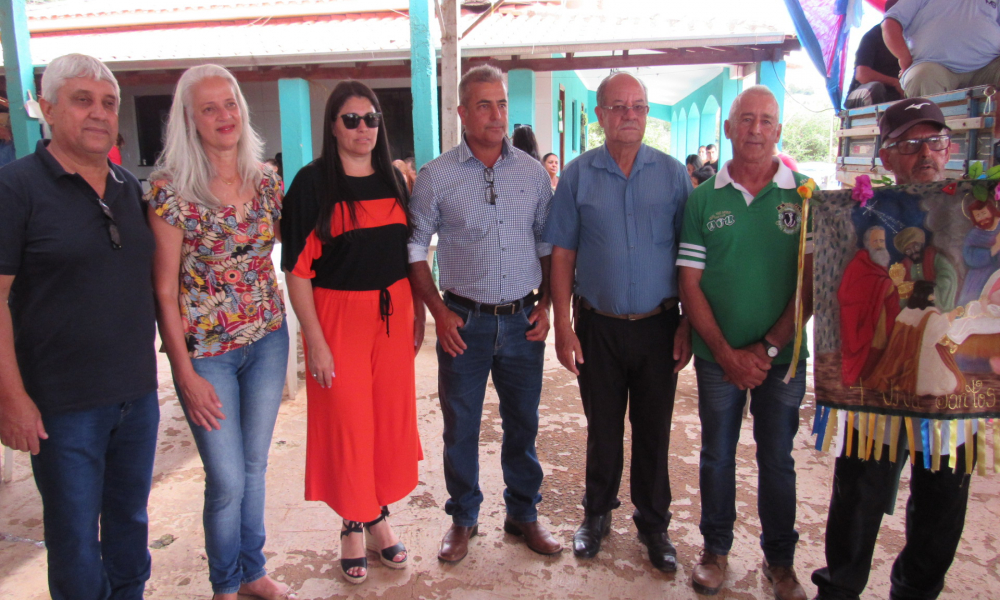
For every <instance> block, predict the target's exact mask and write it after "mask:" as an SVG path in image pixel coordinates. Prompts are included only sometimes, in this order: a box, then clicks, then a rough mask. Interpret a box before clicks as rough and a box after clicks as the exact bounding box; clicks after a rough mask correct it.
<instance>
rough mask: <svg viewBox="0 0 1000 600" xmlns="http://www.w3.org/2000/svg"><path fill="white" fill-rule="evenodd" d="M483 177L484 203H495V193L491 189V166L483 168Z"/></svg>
mask: <svg viewBox="0 0 1000 600" xmlns="http://www.w3.org/2000/svg"><path fill="white" fill-rule="evenodd" d="M483 179H485V180H486V204H496V203H497V193H496V190H494V189H493V168H492V167H486V168H485V169H483Z"/></svg>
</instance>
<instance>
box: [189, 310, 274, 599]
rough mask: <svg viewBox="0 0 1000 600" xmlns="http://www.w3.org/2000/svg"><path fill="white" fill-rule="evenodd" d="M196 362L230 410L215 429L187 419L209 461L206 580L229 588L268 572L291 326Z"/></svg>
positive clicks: (216, 589) (221, 590) (228, 591)
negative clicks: (269, 495)
mask: <svg viewBox="0 0 1000 600" xmlns="http://www.w3.org/2000/svg"><path fill="white" fill-rule="evenodd" d="M191 362H192V363H193V365H194V370H195V371H196V372H197V373H198V374H199V375H201V376H202V377H204V378H205V379H207V380H208V382H209V383H211V384H212V385H213V386H214V387H215V393H216V395H218V397H219V400H220V401H221V402H222V413H223V414H224V415H226V418H225V420H220V421H219V425H220V426H221V427H222V428H221V429H217V430H214V431H205V429H204V428H202V427H198V426H197V425H194V424H193V423H191V421H190V417H189V419H188V423H189V424H190V425H191V431H192V433H193V434H194V440H195V443H196V444H198V453H199V454H201V460H202V462H203V463H204V464H205V510H204V514H203V517H202V519H203V522H204V526H205V553H206V554H207V555H208V578H209V581H211V582H212V591H213V592H215V593H216V594H231V593H233V592H235V591H237V590H239V588H240V584H242V583H251V582H253V581H256V580H258V579H260V578H261V577H263V576H264V575H265V574H266V571H265V570H264V563H265V562H266V559H265V558H264V538H265V532H264V496H265V493H264V479H265V473H266V472H267V453H268V450H269V449H270V448H271V434H272V433H274V422H275V421H276V420H277V418H278V408H279V407H280V406H281V394H282V391H283V390H284V387H285V368H286V366H287V364H288V328H287V326H286V325H285V324H282V326H281V328H280V329H278V330H276V331H272V332H271V333H269V334H267V335H266V336H264V337H263V338H262V339H260V340H258V341H256V342H254V343H252V344H249V345H247V346H243V347H241V348H238V349H236V350H230V351H229V352H226V353H225V354H221V355H219V356H210V357H205V358H196V359H194V360H192V361H191ZM182 404H183V403H182ZM186 412H187V408H186V407H185V413H186Z"/></svg>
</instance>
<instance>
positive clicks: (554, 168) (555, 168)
mask: <svg viewBox="0 0 1000 600" xmlns="http://www.w3.org/2000/svg"><path fill="white" fill-rule="evenodd" d="M542 166H543V167H545V170H546V171H548V173H549V179H550V180H551V184H552V191H553V192H554V191H556V186H557V185H559V157H558V156H556V155H555V154H553V153H552V152H549V153H548V154H546V155H545V156H543V157H542Z"/></svg>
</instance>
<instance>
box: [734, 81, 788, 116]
mask: <svg viewBox="0 0 1000 600" xmlns="http://www.w3.org/2000/svg"><path fill="white" fill-rule="evenodd" d="M751 94H759V95H761V96H770V98H771V100H772V101H773V102H774V105H775V106H777V105H778V99H777V98H775V97H774V92H772V91H771V90H770V89H769V88H768V87H767V86H766V85H752V86H750V87H748V88H747V89H745V90H743V91H742V92H740V94H739V95H738V96H736V99H735V100H733V105H732V106H730V107H729V120H730V121H733V122H735V121H736V117H738V116H740V103H741V102H742V100H743V97H744V96H749V95H751ZM775 116H777V113H775Z"/></svg>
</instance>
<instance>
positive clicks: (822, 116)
mask: <svg viewBox="0 0 1000 600" xmlns="http://www.w3.org/2000/svg"><path fill="white" fill-rule="evenodd" d="M786 108H787V104H786ZM789 113H791V114H789ZM839 124H840V122H839V120H838V119H836V118H835V117H834V116H833V115H832V113H831V112H828V111H824V112H820V113H814V112H809V111H805V110H800V111H788V112H786V113H785V122H784V123H783V124H782V126H781V145H782V149H783V150H784V152H785V153H787V154H788V155H790V156H792V157H794V158H795V160H797V161H800V162H833V160H834V159H835V157H836V148H835V146H834V139H835V138H834V137H833V135H832V134H833V133H834V132H836V131H837V129H838V128H839Z"/></svg>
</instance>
